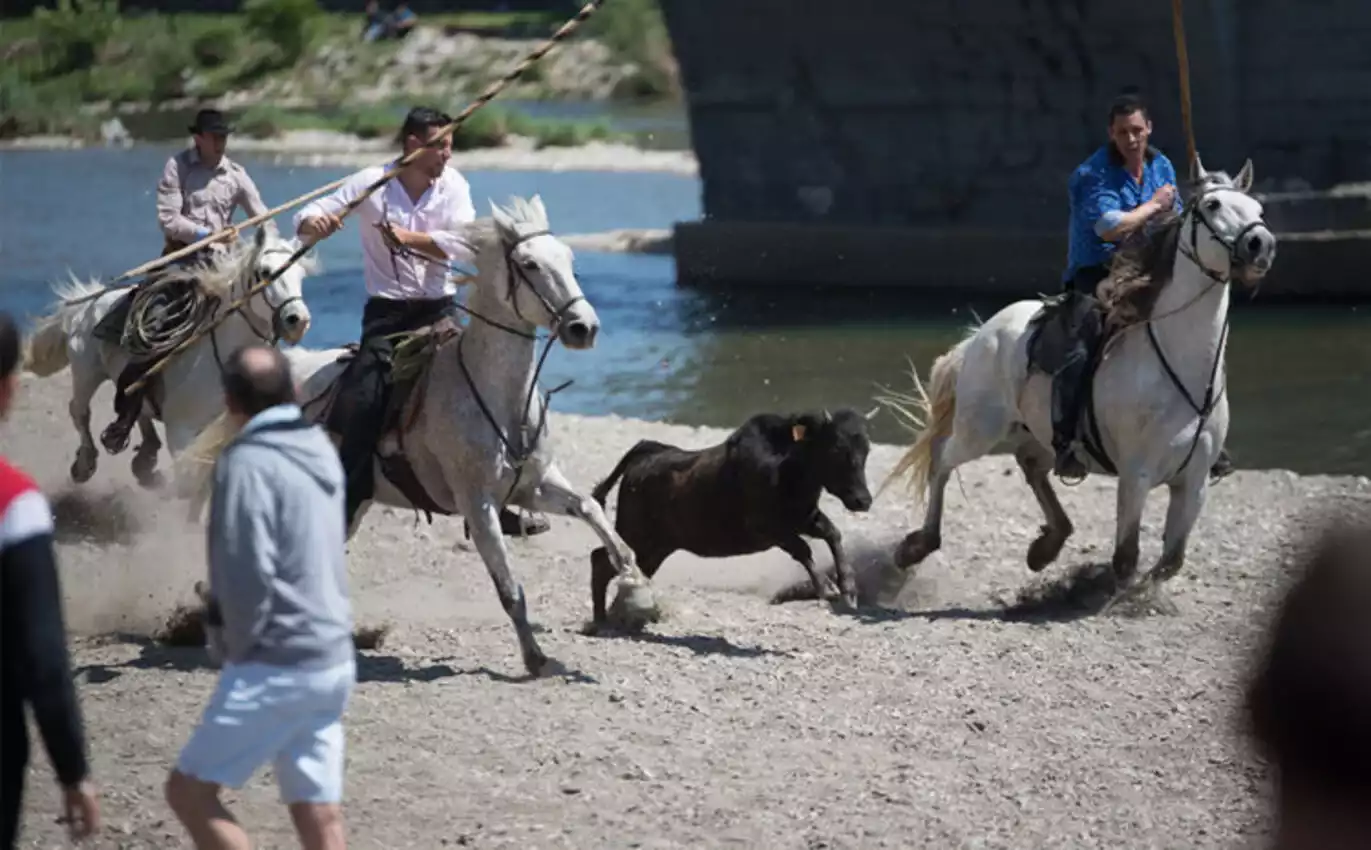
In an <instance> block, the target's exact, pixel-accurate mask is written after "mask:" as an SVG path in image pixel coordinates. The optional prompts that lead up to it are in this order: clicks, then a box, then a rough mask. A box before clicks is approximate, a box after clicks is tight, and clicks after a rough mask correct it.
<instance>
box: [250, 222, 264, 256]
mask: <svg viewBox="0 0 1371 850" xmlns="http://www.w3.org/2000/svg"><path fill="white" fill-rule="evenodd" d="M266 244H267V228H266V225H259V226H258V228H257V232H256V233H254V234H252V249H253V250H254V251H261V250H262V249H263V248H265V247H266Z"/></svg>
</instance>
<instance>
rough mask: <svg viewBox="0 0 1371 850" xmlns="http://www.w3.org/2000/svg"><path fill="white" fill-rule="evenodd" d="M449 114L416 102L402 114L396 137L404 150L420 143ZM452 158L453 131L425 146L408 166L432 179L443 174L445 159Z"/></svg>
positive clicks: (449, 120) (448, 120)
mask: <svg viewBox="0 0 1371 850" xmlns="http://www.w3.org/2000/svg"><path fill="white" fill-rule="evenodd" d="M451 123H452V116H451V115H448V114H447V113H445V112H439V111H438V110H436V109H433V108H431V107H428V106H416V107H414V108H413V109H411V110H410V111H409V114H408V115H406V116H405V123H404V124H403V125H401V127H400V133H399V135H398V137H397V138H398V141H399V142H400V147H401V148H402V149H403V150H404V152H405V154H409V153H410V152H411V151H413V150H416V149H418V148H421V147H423V146H424V145H425V144H427V143H428V142H429V141H430V140H432V139H433V137H434V136H436V135H438V133H439V132H440V131H441V130H442V129H443V128H444V127H446V126H447V125H449V124H451ZM451 158H452V134H451V133H449V134H448V135H447V136H446V137H445V138H444V139H443V141H442V142H441V143H439V144H438V145H435V146H434V147H431V148H428V149H427V150H425V151H424V152H423V153H421V154H419V155H418V156H416V157H415V158H414V161H413V162H412V163H410V165H409V167H410V168H413V169H415V170H416V171H419V172H420V173H422V174H424V175H425V176H427V177H429V178H432V179H434V180H436V179H438V178H439V177H441V176H442V174H443V169H444V168H447V163H448V160H449V159H451Z"/></svg>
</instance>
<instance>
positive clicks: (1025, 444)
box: [881, 158, 1276, 605]
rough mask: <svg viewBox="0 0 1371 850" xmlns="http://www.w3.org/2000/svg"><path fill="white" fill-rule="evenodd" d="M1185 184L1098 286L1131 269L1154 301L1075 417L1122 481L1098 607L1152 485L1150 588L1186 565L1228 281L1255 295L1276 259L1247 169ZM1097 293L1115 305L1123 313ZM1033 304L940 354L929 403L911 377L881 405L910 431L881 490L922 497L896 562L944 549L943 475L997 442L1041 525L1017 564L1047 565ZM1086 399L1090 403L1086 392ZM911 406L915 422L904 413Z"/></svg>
mask: <svg viewBox="0 0 1371 850" xmlns="http://www.w3.org/2000/svg"><path fill="white" fill-rule="evenodd" d="M1192 178H1193V179H1194V184H1195V192H1194V195H1193V197H1192V198H1191V199H1190V201H1189V202H1188V203H1186V205H1185V207H1184V209H1183V210H1182V212H1181V214H1180V215H1179V216H1174V217H1172V218H1171V219H1170V220H1169V221H1168V222H1166V223H1165V224H1163V225H1161V227H1160V228H1159V229H1158V230H1157V231H1156V232H1154V233H1152V234H1150V235H1149V236H1146V237H1144V239H1145V243H1144V244H1142V245H1141V247H1133V248H1128V249H1121V250H1120V257H1119V258H1118V259H1116V261H1115V264H1114V270H1113V274H1114V275H1115V276H1116V277H1112V278H1111V280H1110V283H1115V284H1117V283H1119V282H1120V280H1121V279H1119V278H1117V275H1118V274H1119V272H1120V270H1121V268H1123V267H1125V266H1127V265H1129V264H1132V265H1135V266H1137V267H1138V268H1139V269H1140V270H1141V275H1140V277H1139V279H1138V280H1136V281H1134V285H1135V288H1134V294H1135V295H1136V294H1142V295H1143V296H1144V298H1145V300H1149V301H1150V300H1152V299H1155V301H1154V303H1153V304H1152V305H1151V309H1150V311H1149V310H1146V309H1144V312H1145V313H1146V315H1143V316H1141V317H1139V318H1138V320H1137V321H1135V322H1133V323H1131V324H1128V325H1127V326H1126V327H1124V328H1123V329H1122V330H1121V331H1119V332H1118V333H1116V334H1114V335H1112V336H1111V337H1110V338H1109V339H1108V341H1107V344H1106V347H1105V353H1104V356H1103V358H1102V361H1101V362H1100V365H1099V368H1098V371H1097V372H1096V373H1095V374H1094V376H1093V377H1092V378H1091V380H1092V381H1093V396H1094V404H1093V410H1092V409H1091V405H1090V404H1089V403H1088V402H1087V403H1086V409H1085V410H1084V411H1083V413H1082V417H1081V419H1082V423H1083V427H1084V428H1085V429H1087V433H1091V423H1090V420H1092V419H1093V420H1094V424H1095V425H1097V427H1098V430H1097V431H1094V433H1097V434H1098V439H1099V440H1100V442H1101V444H1102V445H1100V446H1098V447H1097V449H1102V453H1103V455H1104V456H1105V457H1106V458H1107V459H1109V461H1110V464H1109V465H1112V466H1113V467H1114V469H1109V468H1107V466H1106V465H1105V464H1103V463H1101V462H1100V459H1099V458H1097V457H1096V456H1095V452H1093V451H1092V452H1091V453H1090V456H1089V457H1088V458H1087V460H1088V462H1087V468H1088V469H1089V470H1090V471H1092V472H1102V473H1105V474H1114V475H1117V478H1118V505H1117V523H1118V524H1117V529H1116V537H1115V546H1114V554H1113V564H1112V566H1113V578H1114V595H1113V597H1112V599H1111V600H1110V602H1109V604H1110V605H1112V604H1113V603H1114V602H1115V601H1117V600H1118V599H1119V598H1120V597H1121V595H1122V594H1123V593H1124V592H1125V591H1128V590H1129V589H1130V586H1131V585H1132V584H1133V582H1134V576H1135V571H1136V569H1137V565H1138V534H1139V527H1140V525H1141V522H1142V514H1143V508H1144V504H1145V502H1146V499H1147V495H1148V493H1149V492H1150V491H1151V490H1152V489H1153V488H1154V487H1156V486H1157V485H1159V484H1165V485H1167V487H1168V489H1169V491H1170V501H1169V507H1168V510H1167V515H1166V527H1165V531H1164V533H1163V549H1162V553H1161V557H1160V559H1159V560H1158V561H1157V563H1156V565H1155V567H1154V568H1153V570H1152V571H1151V572H1150V573H1149V574H1148V576H1147V579H1148V580H1149V581H1148V586H1150V587H1151V588H1152V589H1153V590H1156V589H1158V588H1159V587H1160V585H1161V583H1162V582H1164V581H1166V580H1167V579H1168V578H1170V577H1172V576H1174V575H1175V574H1176V573H1177V572H1178V571H1179V570H1180V569H1181V566H1182V564H1183V563H1184V560H1185V550H1186V541H1187V538H1188V536H1189V534H1190V530H1191V528H1192V527H1193V525H1194V523H1195V520H1196V518H1197V517H1198V516H1199V513H1200V509H1201V507H1202V505H1203V504H1204V499H1205V494H1206V488H1207V486H1208V474H1209V469H1210V467H1211V466H1212V464H1213V462H1214V460H1215V458H1216V457H1217V456H1218V452H1219V450H1220V448H1221V447H1222V446H1223V442H1224V439H1225V437H1226V436H1227V433H1228V399H1227V396H1226V393H1225V391H1224V390H1225V389H1226V386H1227V380H1226V377H1225V374H1224V371H1225V370H1224V367H1223V361H1224V352H1225V347H1226V345H1225V344H1226V340H1227V330H1228V302H1229V287H1228V286H1227V284H1228V282H1229V281H1230V280H1231V279H1236V280H1238V281H1240V282H1241V283H1243V284H1246V285H1247V286H1249V287H1254V286H1256V285H1257V284H1258V283H1259V282H1260V280H1261V279H1262V278H1263V277H1264V276H1265V275H1266V273H1267V272H1268V271H1269V270H1270V268H1271V264H1272V262H1273V260H1274V258H1275V251H1276V238H1275V236H1274V235H1273V234H1272V233H1271V231H1270V230H1269V229H1268V228H1267V226H1266V224H1265V222H1264V221H1263V220H1262V206H1261V204H1260V203H1259V202H1258V201H1257V200H1256V199H1255V198H1253V197H1251V196H1250V195H1249V194H1248V191H1249V190H1250V189H1251V186H1252V161H1251V160H1250V159H1249V160H1248V161H1247V162H1246V163H1245V164H1244V165H1243V167H1242V170H1240V171H1239V172H1238V175H1237V177H1236V178H1232V179H1230V178H1229V177H1228V175H1227V174H1225V173H1224V172H1221V171H1220V172H1205V170H1204V167H1203V166H1202V165H1200V164H1199V161H1198V158H1197V159H1196V165H1195V170H1194V172H1193V173H1192ZM1107 285H1109V284H1106V286H1107ZM1105 297H1106V301H1107V302H1108V303H1111V305H1112V306H1114V307H1115V308H1117V307H1118V305H1120V304H1122V302H1121V301H1112V300H1111V299H1109V297H1108V296H1105ZM1042 306H1043V305H1042V302H1040V301H1039V300H1036V299H1034V300H1023V301H1017V302H1015V303H1013V304H1010V305H1009V306H1007V307H1005V308H1003V309H1002V310H1000V311H999V312H998V313H996V314H995V315H993V316H991V317H990V319H989V320H988V321H987V322H985V323H984V324H983V325H981V326H980V327H978V328H974V329H973V330H972V331H971V332H970V333H968V334H967V335H966V336H965V338H963V339H962V340H961V341H960V342H959V343H957V345H955V346H954V347H953V348H952V349H951V350H949V351H947V352H946V353H944V354H943V355H941V356H940V357H938V358H937V360H935V361H934V363H933V368H932V370H931V374H930V381H929V382H930V385H931V398H930V396H929V395H928V394H927V393H926V392H925V391H924V388H923V386H922V385H921V384H920V383H919V380H918V375H917V373H915V375H914V383H915V391H916V393H917V394H916V395H911V396H896V395H892V396H890V397H887V398H886V399H883V401H884V402H885V403H886V404H887V405H888V406H890V407H892V408H893V409H894V411H895V412H896V413H898V414H902V415H903V416H904V417H905V418H906V419H909V420H913V421H916V422H918V423H920V425H921V427H918V428H916V429H914V430H915V431H916V433H917V437H916V439H915V440H914V442H913V444H912V445H911V446H910V447H909V449H908V450H907V451H906V452H905V453H904V455H903V456H902V458H901V460H900V462H899V463H898V464H897V466H896V467H895V469H894V471H892V473H891V475H890V476H889V477H888V478H887V479H886V481H885V483H884V484H882V488H881V489H884V488H885V486H886V485H888V484H889V483H890V482H891V481H892V480H893V479H895V478H896V477H898V476H900V475H902V474H907V476H908V483H909V485H910V489H911V491H912V492H913V493H914V496H915V502H916V505H917V502H918V501H919V500H920V499H921V498H922V497H923V496H924V495H925V493H926V494H927V497H928V506H927V509H926V511H925V513H924V518H923V526H922V527H921V528H919V529H917V530H915V531H914V532H913V533H911V534H909V535H908V536H907V537H906V538H905V539H904V540H903V541H902V542H901V543H900V545H899V547H898V549H897V551H896V561H897V563H899V564H900V566H901V567H904V568H908V567H910V566H912V565H914V564H918V563H919V562H921V561H922V560H923V559H924V558H926V557H927V556H928V555H929V554H931V553H932V552H934V551H936V550H937V549H938V547H939V546H940V545H941V542H942V541H941V530H942V515H943V494H944V490H945V488H946V487H947V483H948V479H949V478H950V477H951V475H952V471H953V470H954V469H956V468H957V467H958V466H960V465H961V464H964V463H967V462H969V461H971V460H974V459H975V458H977V457H980V456H982V455H985V454H987V453H988V452H990V451H991V450H992V449H993V448H994V447H995V446H996V445H997V444H998V443H999V442H1000V441H1001V440H1005V439H1008V440H1009V441H1010V444H1011V445H1012V446H1013V449H1014V454H1015V458H1016V459H1017V461H1018V465H1019V467H1020V469H1022V470H1023V474H1024V477H1025V478H1026V479H1027V480H1028V484H1029V487H1031V488H1032V490H1033V494H1034V496H1036V497H1037V500H1038V504H1039V506H1040V507H1041V508H1042V510H1043V513H1044V515H1045V517H1046V519H1047V524H1046V525H1045V526H1044V527H1043V529H1042V532H1041V533H1040V534H1039V536H1038V537H1037V539H1035V540H1034V541H1033V544H1032V545H1031V546H1030V547H1029V550H1028V558H1027V560H1028V567H1029V569H1030V570H1032V571H1034V572H1038V571H1040V570H1042V569H1043V568H1044V567H1046V566H1047V565H1048V564H1050V563H1051V562H1052V561H1053V560H1055V559H1056V557H1057V555H1058V553H1060V551H1061V548H1062V545H1063V544H1064V543H1065V542H1066V539H1067V538H1068V537H1069V536H1070V535H1071V533H1072V531H1073V529H1072V525H1071V521H1070V520H1069V519H1068V518H1067V516H1066V513H1065V511H1063V510H1062V506H1061V503H1060V502H1059V501H1058V500H1057V496H1056V494H1055V493H1054V492H1053V489H1052V485H1051V483H1050V482H1049V480H1048V474H1049V471H1050V470H1051V469H1052V461H1053V453H1052V451H1051V448H1050V446H1051V444H1052V421H1051V397H1052V395H1051V392H1052V389H1051V388H1052V384H1051V381H1052V378H1051V376H1050V375H1048V374H1045V373H1043V372H1041V371H1039V370H1037V369H1035V368H1033V364H1031V362H1030V351H1029V342H1030V337H1031V335H1032V328H1033V325H1032V324H1031V321H1030V320H1032V319H1033V318H1034V316H1035V315H1036V314H1037V313H1038V312H1039V310H1041V309H1042ZM1121 312H1122V311H1120V312H1115V313H1114V314H1113V315H1114V316H1115V317H1116V318H1117V317H1118V316H1120V314H1121ZM1083 395H1084V397H1085V398H1086V399H1089V398H1090V393H1089V392H1087V393H1085V394H1083ZM911 399H912V400H913V403H914V406H916V407H917V408H918V411H917V412H916V411H911V410H910V409H909V401H910V400H911ZM1157 601H1158V602H1159V603H1165V600H1163V599H1160V598H1159V599H1158V600H1157Z"/></svg>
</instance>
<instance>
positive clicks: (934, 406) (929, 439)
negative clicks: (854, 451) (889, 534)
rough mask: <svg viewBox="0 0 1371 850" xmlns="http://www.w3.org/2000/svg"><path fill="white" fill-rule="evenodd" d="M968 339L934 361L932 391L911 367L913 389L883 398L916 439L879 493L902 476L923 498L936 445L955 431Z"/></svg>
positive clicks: (930, 371)
mask: <svg viewBox="0 0 1371 850" xmlns="http://www.w3.org/2000/svg"><path fill="white" fill-rule="evenodd" d="M969 342H970V337H969V336H968V337H967V338H966V339H963V340H962V341H960V342H958V343H957V344H956V345H955V346H953V347H952V348H951V349H949V350H948V351H946V352H945V353H943V354H941V355H940V356H939V357H938V359H937V360H934V361H933V368H932V369H930V370H929V384H931V389H932V393H931V394H930V393H929V392H928V391H925V389H924V385H923V383H922V382H921V381H920V380H919V371H918V370H917V369H914V368H911V369H910V370H909V371H910V376H911V377H912V378H913V380H914V392H913V393H889V394H888V395H886V396H885V397H883V398H881V399H880V401H881V403H882V404H884V405H885V406H886V407H888V408H890V409H891V411H892V412H894V413H895V414H896V416H897V417H898V418H900V419H901V420H902V421H903V423H904V426H905V429H906V430H908V431H910V432H912V433H913V434H914V442H913V444H912V445H910V447H909V448H908V449H906V450H905V452H904V454H903V455H901V456H900V460H899V462H898V463H896V464H895V468H894V469H892V470H891V471H890V474H889V475H887V476H886V478H885V481H883V482H882V483H881V486H880V488H879V489H878V490H877V491H876V495H877V496H879V495H880V494H881V493H883V492H885V489H886V488H887V487H889V486H890V485H891V483H893V482H894V481H895V479H896V478H899V477H900V476H902V475H903V476H905V477H906V478H907V480H908V487H909V490H910V492H912V493H913V494H914V499H915V502H916V503H917V502H918V501H919V500H921V499H922V498H923V496H924V493H925V492H926V491H927V489H928V475H929V472H930V470H931V468H932V466H933V444H934V442H935V441H936V440H941V439H944V438H946V437H947V435H948V434H951V433H952V420H953V417H955V416H956V413H957V376H958V375H959V374H960V373H961V370H962V359H963V357H964V356H965V353H966V346H967V344H968V343H969Z"/></svg>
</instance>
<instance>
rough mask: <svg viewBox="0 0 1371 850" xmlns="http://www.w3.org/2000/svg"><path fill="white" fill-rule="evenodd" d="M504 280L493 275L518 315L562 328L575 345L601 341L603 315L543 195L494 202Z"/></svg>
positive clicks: (567, 341)
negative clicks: (554, 225)
mask: <svg viewBox="0 0 1371 850" xmlns="http://www.w3.org/2000/svg"><path fill="white" fill-rule="evenodd" d="M490 209H491V218H492V220H493V222H494V225H495V234H496V236H497V240H498V245H499V250H500V251H501V252H502V254H503V258H504V276H503V279H502V280H490V281H487V285H490V286H494V287H495V288H496V289H498V290H500V291H499V292H498V293H496V295H497V297H499V298H500V300H502V301H503V302H504V305H505V307H506V308H507V309H508V310H509V311H511V312H512V313H513V315H514V316H516V317H517V318H518V319H520V320H521V321H523V322H526V323H528V324H531V325H535V326H541V327H544V328H547V329H548V330H549V331H551V332H553V333H556V334H557V337H558V339H559V340H561V342H562V344H563V345H565V346H566V347H567V348H570V349H587V348H593V347H594V346H595V338H596V336H597V335H598V334H599V332H600V318H599V316H597V315H596V314H595V308H594V307H592V306H591V305H590V302H589V301H587V300H586V297H585V294H584V293H582V292H581V285H580V283H579V282H578V281H577V280H576V272H575V270H574V269H573V267H572V252H571V248H570V247H569V246H567V244H566V243H565V242H563V241H561V240H560V239H558V238H557V237H555V236H553V235H552V232H551V229H550V227H549V225H548V219H547V210H546V209H545V208H544V207H543V201H542V199H541V198H540V197H539V196H537V195H534V196H533V197H532V198H531V199H528V200H524V199H523V198H517V197H516V198H512V199H511V201H510V204H509V206H508V207H500V206H497V205H496V204H495V203H494V202H493V201H492V202H491V203H490Z"/></svg>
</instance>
